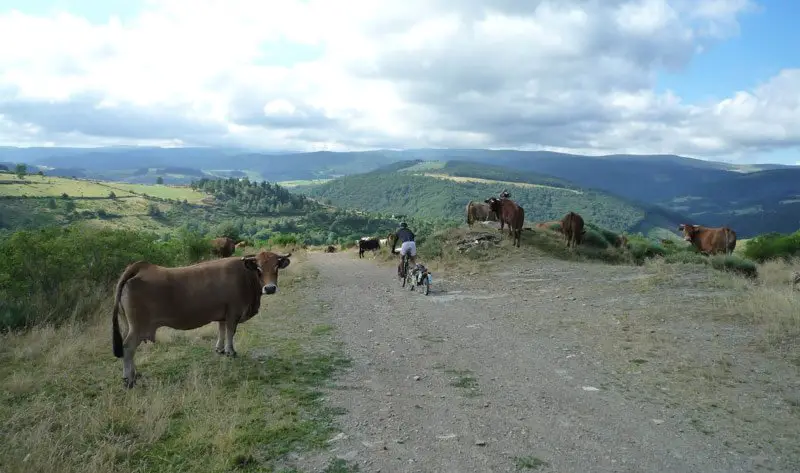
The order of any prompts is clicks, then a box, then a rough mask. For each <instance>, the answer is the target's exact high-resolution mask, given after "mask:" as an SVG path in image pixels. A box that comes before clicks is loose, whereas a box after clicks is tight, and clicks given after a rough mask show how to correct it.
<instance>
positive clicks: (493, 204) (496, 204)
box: [483, 197, 503, 217]
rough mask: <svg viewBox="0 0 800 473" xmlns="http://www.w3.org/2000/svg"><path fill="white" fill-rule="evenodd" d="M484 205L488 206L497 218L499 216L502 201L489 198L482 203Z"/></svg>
mask: <svg viewBox="0 0 800 473" xmlns="http://www.w3.org/2000/svg"><path fill="white" fill-rule="evenodd" d="M483 202H484V203H485V204H489V208H490V209H492V212H494V213H495V214H496V215H497V216H498V217H499V216H500V211H501V209H502V207H503V201H502V200H500V199H498V198H497V197H489V198H488V199H486V200H484V201H483Z"/></svg>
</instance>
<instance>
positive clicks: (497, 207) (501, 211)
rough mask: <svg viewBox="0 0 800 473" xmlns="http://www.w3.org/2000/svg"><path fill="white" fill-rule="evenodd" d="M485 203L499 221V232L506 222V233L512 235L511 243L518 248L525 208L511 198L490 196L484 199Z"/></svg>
mask: <svg viewBox="0 0 800 473" xmlns="http://www.w3.org/2000/svg"><path fill="white" fill-rule="evenodd" d="M485 203H487V204H489V207H490V208H491V209H492V212H494V213H495V215H496V216H497V219H498V220H499V221H500V231H501V232H502V231H503V225H505V224H508V234H509V235H513V236H514V242H513V244H514V245H515V246H516V247H517V248H519V246H520V240H521V239H522V225H523V224H524V223H525V209H523V208H522V207H520V206H519V205H517V203H516V202H514V201H513V200H511V199H498V198H497V197H490V198H488V199H486V200H485Z"/></svg>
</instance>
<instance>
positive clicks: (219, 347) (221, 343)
mask: <svg viewBox="0 0 800 473" xmlns="http://www.w3.org/2000/svg"><path fill="white" fill-rule="evenodd" d="M217 326H218V327H219V334H218V335H217V343H216V344H215V345H214V351H216V352H217V353H219V354H220V355H221V354H223V353H224V352H225V321H224V320H221V321H219V322H217Z"/></svg>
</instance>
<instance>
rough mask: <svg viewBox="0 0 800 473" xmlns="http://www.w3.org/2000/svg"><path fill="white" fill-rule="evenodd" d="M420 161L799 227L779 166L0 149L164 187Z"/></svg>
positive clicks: (755, 223) (797, 179)
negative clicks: (470, 166)
mask: <svg viewBox="0 0 800 473" xmlns="http://www.w3.org/2000/svg"><path fill="white" fill-rule="evenodd" d="M418 160H422V161H437V162H450V161H456V162H458V163H459V166H461V169H462V170H463V169H465V168H464V166H465V165H466V164H467V163H474V164H489V165H493V166H494V168H492V170H489V168H481V169H480V170H477V171H476V170H475V169H473V171H475V172H478V173H479V174H480V173H482V172H488V173H489V174H491V175H492V176H494V177H492V179H493V180H496V181H509V180H512V178H511V177H508V176H511V175H513V174H515V173H526V172H527V173H529V174H530V175H529V176H528V177H531V176H532V175H536V176H537V177H536V179H546V178H549V179H558V180H561V181H563V183H564V185H565V186H567V187H570V188H574V189H585V190H589V191H592V192H601V193H602V194H603V195H611V196H618V197H621V198H623V199H625V200H627V201H629V203H630V204H631V205H633V206H636V207H637V208H642V209H644V208H648V209H651V211H655V210H654V209H658V208H663V209H664V210H667V211H670V212H671V213H670V214H669V215H670V217H669V218H668V220H674V219H675V218H677V216H680V217H681V218H682V219H686V220H687V221H688V222H693V223H698V224H704V225H723V224H727V225H731V226H732V227H733V228H734V229H736V230H737V232H738V233H739V235H740V238H747V237H750V236H754V235H756V234H759V233H765V232H770V231H779V232H790V231H794V230H797V229H798V228H800V167H798V166H787V165H779V164H759V165H734V164H728V163H721V162H714V161H704V160H699V159H692V158H686V157H682V156H674V155H608V156H581V155H573V154H563V153H554V152H546V151H513V150H482V149H409V150H402V151H392V150H377V151H365V152H329V151H320V152H312V153H283V152H273V153H264V152H253V151H248V150H241V149H212V148H152V147H107V148H89V149H87V148H11V147H6V148H0V163H4V164H5V165H6V166H8V167H9V168H13V165H14V163H17V162H24V163H27V164H29V165H36V166H42V167H43V169H44V170H45V173H47V174H53V175H62V176H77V177H88V178H96V179H108V180H117V181H125V182H140V183H152V182H155V181H156V179H157V178H158V177H162V178H163V179H164V182H165V183H188V182H190V181H191V180H193V179H197V178H199V177H203V176H205V177H214V176H216V177H244V176H247V177H249V178H250V179H257V180H262V179H266V180H269V181H290V180H291V181H297V180H311V179H332V178H334V179H335V178H340V177H342V176H351V175H354V174H363V173H368V172H370V171H375V170H377V169H379V168H383V170H382V171H381V172H380V173H385V172H387V171H389V170H390V169H391V168H386V166H388V165H392V164H395V163H397V166H399V168H405V167H406V165H405V164H403V163H401V162H402V161H414V163H413V165H415V166H416V165H419V162H418ZM497 166H499V168H498V167H497ZM380 173H379V174H380ZM498 173H500V174H504V173H505V174H507V175H508V176H505V177H504V176H503V175H498ZM375 176H376V175H375V174H373V178H375ZM418 177H419V176H418ZM472 177H480V176H477V175H475V176H472ZM503 177H504V178H503ZM518 177H519V176H518ZM366 178H367V179H369V177H366ZM501 178H502V179H501ZM440 180H441V179H440ZM328 188H332V187H330V186H329V187H328ZM308 189H310V188H305V189H304V190H308ZM498 191H499V190H498ZM598 195H599V194H598ZM656 206H658V207H656Z"/></svg>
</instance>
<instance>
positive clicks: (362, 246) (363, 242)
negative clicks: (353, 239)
mask: <svg viewBox="0 0 800 473" xmlns="http://www.w3.org/2000/svg"><path fill="white" fill-rule="evenodd" d="M380 247H381V244H380V242H379V241H378V239H377V238H367V239H364V238H362V239H360V240H358V257H359V258H363V257H364V252H365V251H375V250H379V249H380Z"/></svg>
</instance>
